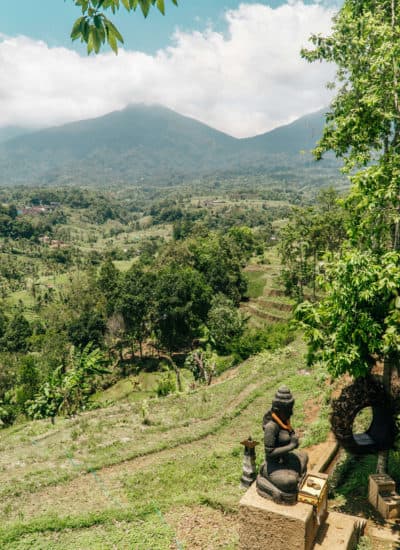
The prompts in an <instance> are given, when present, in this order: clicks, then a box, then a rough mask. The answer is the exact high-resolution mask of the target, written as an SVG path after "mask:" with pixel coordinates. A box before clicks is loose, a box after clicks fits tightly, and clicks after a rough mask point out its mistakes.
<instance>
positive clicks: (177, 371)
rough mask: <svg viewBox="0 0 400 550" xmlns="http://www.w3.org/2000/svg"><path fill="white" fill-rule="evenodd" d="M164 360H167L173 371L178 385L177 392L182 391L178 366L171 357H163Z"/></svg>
mask: <svg viewBox="0 0 400 550" xmlns="http://www.w3.org/2000/svg"><path fill="white" fill-rule="evenodd" d="M165 358H166V359H168V361H169V362H170V363H171V366H172V368H173V369H174V372H175V376H176V383H177V384H178V390H179V391H180V392H181V391H183V386H182V379H181V373H180V371H179V367H178V365H177V364H176V363H175V361H174V360H173V359H172V356H171V355H165Z"/></svg>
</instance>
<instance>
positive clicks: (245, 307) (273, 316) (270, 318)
mask: <svg viewBox="0 0 400 550" xmlns="http://www.w3.org/2000/svg"><path fill="white" fill-rule="evenodd" d="M264 261H265V263H263V264H258V263H254V262H253V263H251V264H250V265H249V266H248V267H247V268H246V270H245V272H246V276H247V279H248V281H249V292H248V294H249V298H250V300H249V301H248V302H245V303H243V304H242V305H241V310H242V311H243V313H245V314H246V315H249V316H250V325H252V326H256V327H262V326H263V325H265V324H268V323H271V322H281V321H287V320H288V319H289V318H290V317H291V312H292V310H293V305H294V302H293V300H291V299H290V298H287V297H285V296H284V291H283V289H282V285H281V283H280V280H279V278H280V271H281V265H280V262H279V258H278V253H277V250H276V249H275V248H271V249H269V250H268V251H267V252H266V253H265V260H264Z"/></svg>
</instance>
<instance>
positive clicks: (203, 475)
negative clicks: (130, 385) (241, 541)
mask: <svg viewBox="0 0 400 550" xmlns="http://www.w3.org/2000/svg"><path fill="white" fill-rule="evenodd" d="M303 351H304V347H303V345H302V344H301V343H300V342H299V341H297V342H296V344H295V345H294V346H293V347H289V348H287V349H284V350H281V351H279V352H275V353H270V352H264V353H263V354H262V355H260V356H258V357H255V358H253V359H251V360H249V361H248V362H246V363H244V364H242V365H241V366H240V367H238V368H237V369H236V370H235V371H234V372H233V373H232V375H233V376H230V377H229V378H227V379H226V380H224V381H221V382H220V383H218V384H213V385H211V386H206V387H203V388H201V387H200V388H199V389H197V390H195V391H193V392H190V393H184V394H181V395H172V396H169V397H166V398H162V399H150V400H148V401H147V407H148V411H147V413H146V414H147V417H148V420H146V421H145V418H144V416H143V411H142V405H141V404H139V403H135V402H134V401H132V400H126V399H125V400H124V401H121V402H120V403H118V402H117V403H116V404H115V405H112V406H110V407H108V408H104V409H97V410H96V411H92V412H86V413H84V414H82V415H80V416H78V417H75V418H71V419H68V418H67V419H60V420H59V421H58V422H57V423H56V424H55V425H54V426H51V425H49V424H48V423H45V422H44V421H35V422H30V423H28V424H23V425H19V426H15V427H11V428H9V429H6V430H3V432H2V441H1V448H2V456H3V458H4V460H6V462H5V463H4V464H5V468H4V469H3V470H2V471H0V481H1V496H2V499H1V502H2V504H1V508H2V513H3V517H4V518H5V520H4V521H3V524H2V528H1V530H0V541H1V545H2V547H3V548H23V547H24V545H25V546H29V545H34V544H36V546H38V547H43V548H46V545H48V547H49V548H50V547H52V548H74V545H76V540H78V538H77V537H79V536H80V537H82V539H81V540H84V541H85V540H90V541H93V544H98V546H99V547H101V545H102V544H103V547H106V548H107V547H110V548H112V545H117V544H119V541H121V537H122V534H121V530H118V529H114V526H115V524H116V523H117V524H118V525H119V526H121V528H122V529H123V533H124V538H123V540H124V541H131V540H133V541H135V544H137V545H138V547H140V548H154V547H155V548H160V549H163V550H164V549H166V548H168V547H169V545H170V544H171V543H172V542H173V540H174V538H176V537H178V538H179V536H181V538H182V540H181V542H182V544H183V545H185V544H187V547H190V544H188V543H187V540H186V539H187V537H188V536H190V535H189V534H188V533H186V534H185V533H184V532H183V533H182V531H181V528H182V521H183V522H185V521H188V520H189V521H191V519H190V518H194V517H196V518H197V520H198V521H200V522H204V525H203V529H202V531H201V536H208V537H216V540H218V541H221V543H222V540H223V539H222V538H221V537H226V536H227V532H229V536H228V538H227V539H226V541H225V544H226V546H225V547H226V548H235V545H236V542H237V531H236V528H233V529H232V528H228V527H229V526H230V525H231V522H232V521H234V518H235V517H236V514H237V504H238V501H239V498H240V495H241V489H240V488H239V483H238V480H239V478H240V473H241V467H242V465H241V463H242V452H243V451H242V449H241V446H240V445H239V441H240V439H241V437H244V436H246V435H248V434H249V433H251V434H253V436H254V437H257V438H258V439H259V438H260V436H261V425H260V418H261V417H262V414H263V412H264V410H265V407H266V404H267V403H268V402H269V401H270V400H271V398H272V395H273V393H274V391H275V389H276V386H277V385H278V384H279V383H281V381H283V380H285V382H286V383H288V384H289V385H290V387H291V388H292V389H293V391H294V392H295V394H296V419H295V420H296V425H298V426H302V425H303V424H304V423H305V426H306V428H307V429H312V423H309V421H307V419H305V417H304V412H303V411H304V410H306V409H307V407H304V403H305V402H306V401H308V400H312V401H316V400H318V399H319V398H320V396H321V395H322V394H323V392H324V386H325V385H324V382H323V379H322V377H318V375H317V373H316V375H317V379H320V380H321V383H319V384H316V383H315V377H314V376H312V377H310V376H304V375H302V374H301V373H300V374H299V372H298V369H299V368H300V369H301V366H302V358H301V357H302V353H303ZM20 457H24V459H23V460H24V464H23V465H22V464H21V463H20ZM261 459H262V456H261V453H260V456H259V460H261ZM110 465H113V466H112V467H108V468H107V466H110ZM155 469H156V471H157V475H154V471H155ZM91 472H93V473H91ZM205 482H206V483H205ZM59 491H61V492H62V494H63V495H64V497H63V498H57V497H56V494H58V493H59ZM72 495H73V501H74V507H73V508H71V498H72ZM208 510H210V511H212V515H213V517H215V518H219V520H218V528H217V531H213V530H212V529H211V531H210V529H209V525H208V523H206V521H207V520H206V518H207V514H208ZM158 511H161V513H162V518H163V519H161V517H160V516H159V515H158ZM221 512H222V513H221ZM223 514H224V515H223ZM188 518H189V519H188ZM203 518H204V519H203ZM226 522H228V523H227V524H226ZM138 525H141V528H140V529H139V530H138V529H137V527H138ZM219 532H220V533H219ZM205 533H208V535H206V534H205ZM218 533H219V534H218ZM182 535H183V537H182ZM135 537H136V538H135ZM208 540H209V543H211V540H212V539H211V538H209V539H208ZM150 541H151V542H150ZM123 544H125V543H123ZM126 544H127V542H126ZM107 545H109V546H107ZM157 545H158V546H157ZM122 547H123V546H122Z"/></svg>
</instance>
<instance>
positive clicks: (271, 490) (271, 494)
mask: <svg viewBox="0 0 400 550" xmlns="http://www.w3.org/2000/svg"><path fill="white" fill-rule="evenodd" d="M256 488H257V493H258V494H259V495H260V496H261V497H263V498H269V499H271V500H273V501H274V502H276V503H277V504H288V505H290V504H296V498H297V493H285V492H284V491H281V490H280V489H278V487H276V486H275V485H274V484H273V483H271V482H270V481H269V480H268V479H266V478H265V477H264V476H261V475H260V474H259V475H258V476H257V480H256Z"/></svg>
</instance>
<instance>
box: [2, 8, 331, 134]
mask: <svg viewBox="0 0 400 550" xmlns="http://www.w3.org/2000/svg"><path fill="white" fill-rule="evenodd" d="M332 14H333V11H332V9H331V8H328V7H325V6H324V5H322V4H320V3H315V4H311V5H305V4H303V3H302V2H289V3H288V4H285V5H283V6H281V7H279V8H275V9H272V8H270V7H268V6H265V5H261V4H245V3H244V4H241V5H240V6H239V8H238V9H236V10H230V11H227V12H226V14H225V17H226V22H227V29H226V32H224V33H220V32H215V31H214V30H213V29H212V27H210V28H207V29H205V30H204V31H202V32H200V31H195V32H190V33H188V32H182V31H180V30H177V31H176V32H175V34H174V36H173V38H172V42H171V45H170V46H169V47H167V48H166V49H163V50H160V51H158V52H157V53H156V54H155V55H154V56H152V55H148V54H144V53H141V52H136V51H126V50H121V51H120V53H119V55H118V56H117V57H115V56H114V55H113V54H111V53H106V54H101V55H99V56H97V57H94V56H91V57H83V56H80V55H79V54H78V53H76V52H75V51H72V50H68V49H66V48H49V47H48V46H47V45H46V44H45V43H44V42H40V41H34V40H32V39H29V38H27V37H23V36H21V37H16V38H7V37H3V38H2V39H1V41H0V72H1V74H2V78H1V81H0V105H1V109H0V127H1V126H8V125H14V126H19V125H21V126H33V127H35V126H36V127H43V126H51V125H55V124H63V123H65V122H70V121H74V120H82V119H87V118H91V117H96V116H100V115H103V114H105V113H108V112H110V111H113V110H116V109H122V108H123V107H125V106H126V105H128V104H129V103H148V104H152V103H157V104H161V105H165V106H166V107H169V108H171V109H174V110H175V111H178V112H180V113H182V114H184V115H188V116H191V117H194V118H196V119H198V120H200V121H202V122H205V123H207V124H209V125H211V126H213V127H215V128H218V129H219V130H222V131H224V132H227V133H229V134H232V135H234V136H237V137H243V136H250V135H254V134H257V133H262V132H265V131H268V130H270V129H272V128H274V127H276V126H279V125H281V124H284V123H287V122H290V121H292V120H294V119H295V118H298V117H300V116H302V115H303V114H305V113H308V112H311V111H315V110H317V109H320V108H321V107H323V106H324V105H326V104H327V102H328V101H329V97H330V95H329V94H330V93H329V92H328V90H326V88H325V83H326V82H327V81H328V80H330V79H332V75H333V67H330V66H327V65H321V64H316V65H309V64H307V63H306V62H305V61H303V60H302V59H300V55H299V51H300V48H301V47H302V46H305V45H307V39H308V36H309V35H310V34H311V33H312V32H318V33H322V34H324V33H327V32H329V28H330V25H331V17H332ZM148 25H149V32H151V21H149V22H148Z"/></svg>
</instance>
